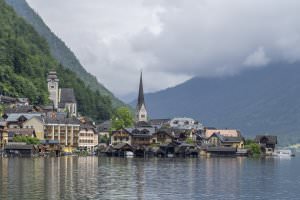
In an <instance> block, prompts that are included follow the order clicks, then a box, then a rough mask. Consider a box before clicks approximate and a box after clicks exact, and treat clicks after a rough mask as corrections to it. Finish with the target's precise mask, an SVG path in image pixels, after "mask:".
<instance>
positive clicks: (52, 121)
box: [45, 117, 80, 125]
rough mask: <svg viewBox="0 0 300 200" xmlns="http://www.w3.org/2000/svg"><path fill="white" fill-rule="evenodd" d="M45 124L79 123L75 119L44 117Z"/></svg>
mask: <svg viewBox="0 0 300 200" xmlns="http://www.w3.org/2000/svg"><path fill="white" fill-rule="evenodd" d="M45 124H73V125H80V121H79V120H78V119H77V118H75V117H72V118H52V117H46V118H45Z"/></svg>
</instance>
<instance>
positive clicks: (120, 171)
mask: <svg viewBox="0 0 300 200" xmlns="http://www.w3.org/2000/svg"><path fill="white" fill-rule="evenodd" d="M0 199H1V200H3V199H151V200H152V199H172V200H173V199H218V200H219V199H222V200H226V199H251V200H253V199H272V200H274V199H280V200H282V199H300V155H297V157H295V158H291V159H279V158H277V159H274V158H268V159H250V158H198V159H197V158H187V159H172V158H165V159H159V158H153V159H137V158H127V159H126V158H98V157H60V158H0Z"/></svg>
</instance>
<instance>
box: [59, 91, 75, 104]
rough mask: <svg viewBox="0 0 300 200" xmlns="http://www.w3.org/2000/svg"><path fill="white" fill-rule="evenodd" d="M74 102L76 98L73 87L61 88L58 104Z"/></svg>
mask: <svg viewBox="0 0 300 200" xmlns="http://www.w3.org/2000/svg"><path fill="white" fill-rule="evenodd" d="M66 103H76V98H75V94H74V89H73V88H61V92H60V104H63V105H65V104H66Z"/></svg>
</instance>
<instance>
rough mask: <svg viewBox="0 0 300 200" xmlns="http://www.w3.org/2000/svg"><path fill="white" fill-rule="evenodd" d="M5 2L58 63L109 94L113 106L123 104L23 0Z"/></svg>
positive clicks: (103, 92)
mask: <svg viewBox="0 0 300 200" xmlns="http://www.w3.org/2000/svg"><path fill="white" fill-rule="evenodd" d="M6 2H7V3H8V4H9V5H11V6H12V7H13V8H14V10H15V11H16V12H17V14H18V15H20V16H22V17H23V18H24V19H25V20H26V22H27V23H29V24H31V25H32V26H33V27H34V29H35V30H36V31H37V32H38V33H39V34H40V35H41V36H42V37H44V38H45V39H46V40H47V42H48V44H49V47H50V52H51V54H52V55H53V57H54V58H55V59H56V60H57V61H58V62H59V63H61V64H62V65H63V66H64V67H66V68H68V69H70V70H71V71H73V72H75V73H76V74H77V75H78V76H79V77H80V78H81V79H82V80H83V81H84V82H85V83H86V84H87V85H88V86H89V87H90V88H91V89H92V90H94V91H97V90H99V91H100V93H101V94H102V95H106V96H109V97H110V98H111V100H112V104H113V106H114V107H118V106H121V105H124V103H123V102H121V101H120V100H119V99H117V98H116V97H115V96H114V95H113V94H112V93H111V92H110V91H109V90H107V89H106V88H105V87H104V86H103V85H102V84H100V83H99V82H98V81H97V79H96V77H94V76H93V75H91V74H90V73H88V72H87V71H86V70H85V69H84V67H83V66H82V65H81V64H80V62H79V61H78V59H77V58H76V56H75V55H74V53H73V52H72V51H71V50H70V49H69V48H68V47H67V46H66V45H65V43H64V42H63V41H62V40H61V39H59V38H58V37H57V36H56V35H55V34H54V33H53V32H52V31H51V30H50V29H49V28H48V26H47V25H46V24H45V23H44V22H43V20H42V19H41V18H40V17H39V16H38V15H37V14H36V13H35V12H34V11H33V10H32V9H31V8H30V6H29V5H28V4H27V2H26V1H25V0H6Z"/></svg>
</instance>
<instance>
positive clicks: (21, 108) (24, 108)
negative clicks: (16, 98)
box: [5, 105, 36, 114]
mask: <svg viewBox="0 0 300 200" xmlns="http://www.w3.org/2000/svg"><path fill="white" fill-rule="evenodd" d="M35 111H36V110H35V108H34V107H33V106H30V105H29V106H17V107H14V108H7V109H6V110H5V113H6V114H8V113H30V112H35Z"/></svg>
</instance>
